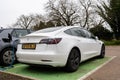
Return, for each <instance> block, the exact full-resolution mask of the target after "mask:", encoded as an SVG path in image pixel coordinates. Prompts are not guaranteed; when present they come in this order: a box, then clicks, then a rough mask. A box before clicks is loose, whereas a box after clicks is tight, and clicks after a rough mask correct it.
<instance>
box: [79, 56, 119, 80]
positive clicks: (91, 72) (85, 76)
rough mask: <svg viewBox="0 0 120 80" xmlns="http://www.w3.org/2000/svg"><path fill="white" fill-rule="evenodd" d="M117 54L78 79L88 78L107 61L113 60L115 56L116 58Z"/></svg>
mask: <svg viewBox="0 0 120 80" xmlns="http://www.w3.org/2000/svg"><path fill="white" fill-rule="evenodd" d="M116 57H117V56H113V57H112V58H111V59H110V60H108V61H107V62H105V63H103V64H102V65H100V66H98V67H97V68H95V69H94V70H92V71H90V72H88V73H87V74H86V75H84V76H83V77H81V78H79V79H77V80H84V79H85V78H87V77H88V76H90V75H91V74H93V73H94V72H96V71H97V70H98V69H100V68H102V67H103V66H104V65H106V64H107V63H109V62H110V61H111V60H113V59H114V58H116Z"/></svg>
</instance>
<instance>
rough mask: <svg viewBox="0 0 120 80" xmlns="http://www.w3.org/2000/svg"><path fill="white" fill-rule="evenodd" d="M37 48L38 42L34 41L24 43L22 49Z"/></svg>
mask: <svg viewBox="0 0 120 80" xmlns="http://www.w3.org/2000/svg"><path fill="white" fill-rule="evenodd" d="M35 48H36V44H34V43H25V44H22V49H35Z"/></svg>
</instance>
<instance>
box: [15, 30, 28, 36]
mask: <svg viewBox="0 0 120 80" xmlns="http://www.w3.org/2000/svg"><path fill="white" fill-rule="evenodd" d="M15 31H16V35H17V37H22V36H25V35H27V34H28V31H27V30H15Z"/></svg>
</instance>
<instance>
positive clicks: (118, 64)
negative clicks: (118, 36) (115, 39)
mask: <svg viewBox="0 0 120 80" xmlns="http://www.w3.org/2000/svg"><path fill="white" fill-rule="evenodd" d="M106 56H116V57H115V58H114V59H113V60H111V61H110V62H109V63H107V64H106V65H104V66H103V67H102V68H100V69H99V70H97V71H96V72H94V73H93V74H91V75H90V76H88V77H87V78H86V79H84V80H120V46H106Z"/></svg>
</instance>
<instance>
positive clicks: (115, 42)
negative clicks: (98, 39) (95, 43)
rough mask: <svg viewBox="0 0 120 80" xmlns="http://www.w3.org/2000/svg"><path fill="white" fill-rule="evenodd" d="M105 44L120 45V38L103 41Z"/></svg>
mask: <svg viewBox="0 0 120 80" xmlns="http://www.w3.org/2000/svg"><path fill="white" fill-rule="evenodd" d="M103 42H104V43H105V45H120V40H111V41H104V40H103Z"/></svg>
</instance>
